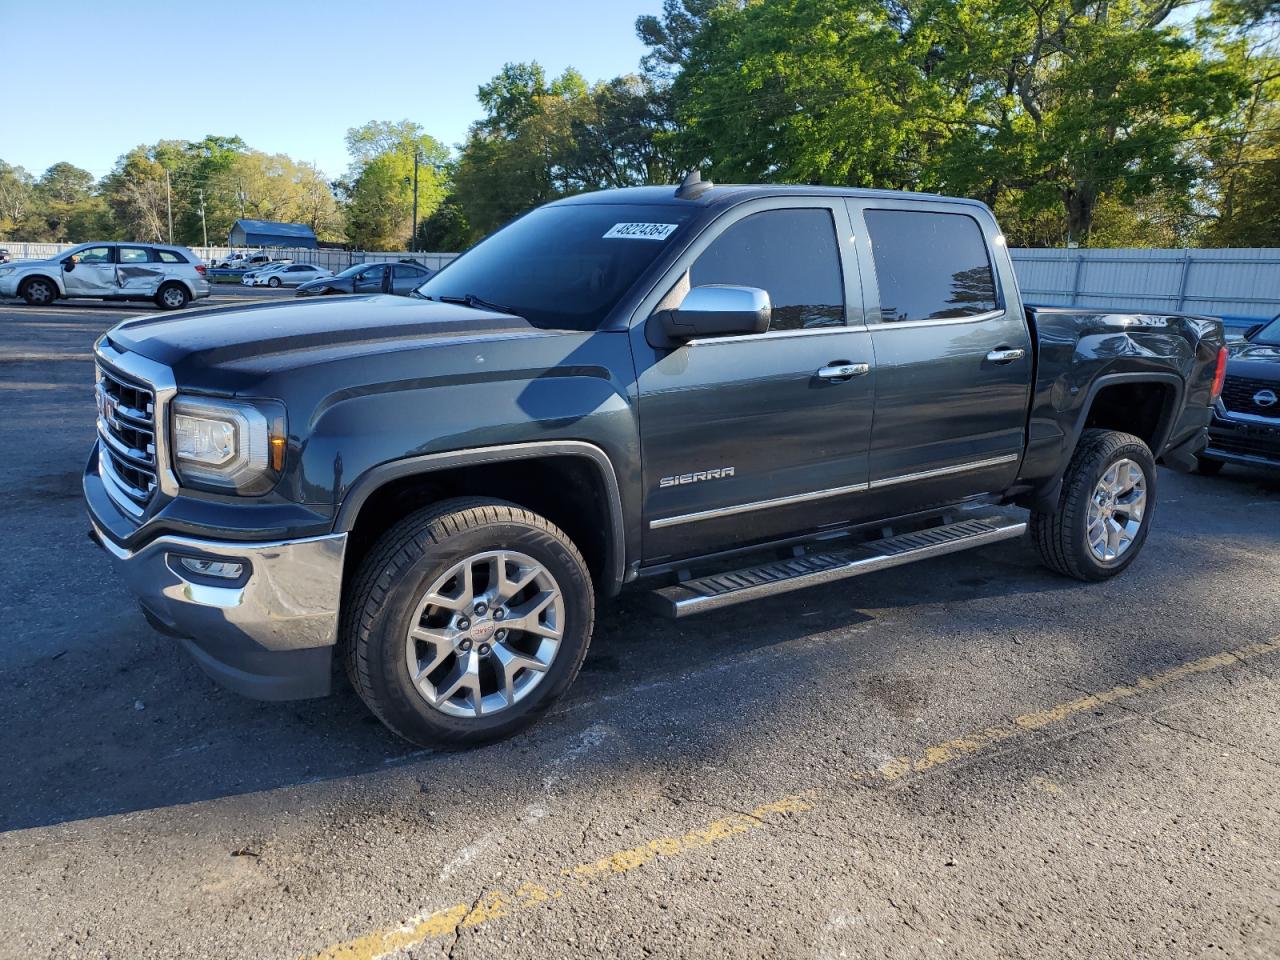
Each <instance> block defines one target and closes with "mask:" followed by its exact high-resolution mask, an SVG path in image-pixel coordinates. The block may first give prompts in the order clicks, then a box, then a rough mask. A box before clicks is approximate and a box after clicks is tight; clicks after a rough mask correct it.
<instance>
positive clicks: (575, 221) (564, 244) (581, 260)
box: [418, 203, 692, 330]
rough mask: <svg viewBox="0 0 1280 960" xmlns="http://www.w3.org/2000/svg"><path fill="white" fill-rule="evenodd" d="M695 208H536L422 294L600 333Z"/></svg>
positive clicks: (544, 323)
mask: <svg viewBox="0 0 1280 960" xmlns="http://www.w3.org/2000/svg"><path fill="white" fill-rule="evenodd" d="M691 212H692V211H691V210H690V209H689V208H688V207H678V206H674V205H673V206H665V205H662V206H659V205H654V204H643V205H640V204H612V203H601V204H585V203H584V204H566V205H564V206H549V207H539V208H538V209H537V210H534V211H533V212H532V213H530V214H528V215H527V216H524V217H521V218H520V219H519V220H516V221H515V222H513V223H511V224H509V225H507V226H506V227H503V228H502V229H501V230H499V231H498V232H497V233H494V234H492V235H490V236H488V237H486V238H485V239H484V240H481V241H480V243H478V244H477V245H476V246H474V247H472V248H471V249H470V250H468V251H467V252H466V253H465V254H463V255H462V256H461V257H459V258H458V259H457V260H455V261H454V262H453V263H451V264H449V265H448V267H446V268H445V269H444V270H441V271H440V272H439V273H437V274H436V275H435V276H433V277H432V278H431V279H429V280H428V281H427V282H426V283H424V284H423V285H422V286H420V287H419V288H418V293H419V295H421V296H424V297H434V298H449V297H457V298H465V297H474V298H475V299H476V300H483V301H486V303H485V304H484V305H499V304H500V305H501V306H502V307H503V309H505V310H509V311H510V312H511V313H514V314H516V315H517V316H520V317H523V318H524V319H526V320H528V321H529V322H530V323H532V324H534V325H536V326H539V327H551V328H555V329H561V330H595V329H596V328H597V327H598V326H599V325H600V322H601V321H602V320H603V319H604V318H605V317H606V316H607V315H608V313H609V311H610V310H611V309H613V306H614V305H615V304H616V303H617V302H618V300H619V299H620V298H621V297H622V295H623V294H624V293H626V292H627V290H629V289H630V288H631V285H632V284H633V283H635V282H636V280H637V278H639V276H640V274H641V273H643V272H644V270H645V269H646V268H647V267H648V266H649V265H650V264H651V263H653V261H654V259H655V258H656V257H657V256H658V254H659V253H661V252H662V250H663V249H664V248H665V247H666V246H667V244H669V243H670V242H671V240H672V238H673V237H674V236H676V234H678V233H679V232H680V230H679V228H680V227H681V226H682V225H683V224H684V223H685V221H686V220H688V219H689V216H690V213H691Z"/></svg>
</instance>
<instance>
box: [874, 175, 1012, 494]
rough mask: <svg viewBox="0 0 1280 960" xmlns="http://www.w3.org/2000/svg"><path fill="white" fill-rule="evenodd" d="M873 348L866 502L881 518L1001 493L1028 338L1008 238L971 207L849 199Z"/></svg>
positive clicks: (1009, 460) (1005, 482)
mask: <svg viewBox="0 0 1280 960" xmlns="http://www.w3.org/2000/svg"><path fill="white" fill-rule="evenodd" d="M849 205H850V215H851V217H852V218H853V220H854V225H855V232H856V234H857V241H858V243H859V250H860V251H861V250H863V249H865V250H866V251H867V254H868V255H866V256H863V257H861V265H862V269H863V282H864V286H865V289H866V292H867V293H866V300H867V314H868V316H867V327H868V329H869V330H870V332H871V338H872V341H873V343H874V344H875V355H876V365H877V370H876V411H875V427H874V429H873V431H872V434H871V449H870V490H869V497H868V502H869V504H870V506H871V508H872V509H873V510H875V511H876V512H878V513H881V514H883V515H886V516H887V515H892V514H898V513H905V512H909V511H911V510H916V509H923V508H925V507H927V506H930V505H933V504H936V503H939V502H946V501H951V500H958V499H961V498H964V497H968V496H972V495H976V494H981V493H986V492H990V491H997V490H1002V489H1004V488H1006V487H1007V486H1008V485H1009V484H1010V483H1012V481H1013V479H1014V478H1015V477H1016V475H1017V471H1018V465H1019V461H1020V460H1021V458H1022V452H1023V449H1024V446H1025V432H1026V421H1027V404H1028V402H1029V397H1030V390H1031V375H1032V360H1033V358H1032V355H1031V350H1032V345H1031V336H1030V332H1029V330H1028V327H1027V322H1026V318H1025V316H1024V313H1023V309H1022V303H1021V300H1020V298H1019V296H1018V292H1017V285H1016V281H1015V280H1014V277H1013V274H1012V266H1011V263H1010V261H1009V258H1008V255H1007V253H1006V252H1005V250H1004V246H1003V237H1001V236H1000V234H999V233H998V231H997V229H996V226H995V221H994V220H993V219H992V218H991V216H990V215H989V214H988V213H987V211H986V210H985V209H984V208H981V207H977V206H974V205H969V204H948V203H928V202H914V201H905V202H897V203H895V202H893V201H875V200H857V201H850V202H849Z"/></svg>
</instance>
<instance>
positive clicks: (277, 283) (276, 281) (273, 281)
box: [267, 277, 280, 289]
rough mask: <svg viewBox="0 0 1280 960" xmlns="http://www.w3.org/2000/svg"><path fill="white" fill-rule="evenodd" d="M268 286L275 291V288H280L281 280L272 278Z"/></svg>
mask: <svg viewBox="0 0 1280 960" xmlns="http://www.w3.org/2000/svg"><path fill="white" fill-rule="evenodd" d="M267 286H268V287H272V288H273V289H274V288H275V287H278V286H280V278H279V277H271V278H270V279H269V280H268V281H267Z"/></svg>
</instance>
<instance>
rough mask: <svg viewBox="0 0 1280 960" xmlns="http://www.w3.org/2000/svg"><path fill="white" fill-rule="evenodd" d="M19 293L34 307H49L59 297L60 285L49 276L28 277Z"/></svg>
mask: <svg viewBox="0 0 1280 960" xmlns="http://www.w3.org/2000/svg"><path fill="white" fill-rule="evenodd" d="M18 295H19V296H20V297H22V299H23V300H25V301H27V304H28V305H29V306H32V307H47V306H49V304H51V303H53V301H55V300H57V299H58V286H57V284H55V283H54V282H53V281H52V280H50V279H49V278H48V277H28V278H27V279H26V280H24V281H23V282H22V288H21V289H20V290H19V291H18Z"/></svg>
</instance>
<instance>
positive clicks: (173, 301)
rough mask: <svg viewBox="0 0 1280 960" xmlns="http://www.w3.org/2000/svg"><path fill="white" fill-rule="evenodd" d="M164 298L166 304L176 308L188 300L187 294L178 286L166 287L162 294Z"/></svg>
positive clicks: (161, 296)
mask: <svg viewBox="0 0 1280 960" xmlns="http://www.w3.org/2000/svg"><path fill="white" fill-rule="evenodd" d="M160 298H161V299H162V300H164V305H165V306H166V307H169V308H171V309H174V310H176V309H177V308H178V307H181V306H184V305H185V304H186V302H187V296H186V294H184V293H183V292H182V291H181V290H179V289H178V288H177V287H165V290H164V293H162V294H161V295H160Z"/></svg>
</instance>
